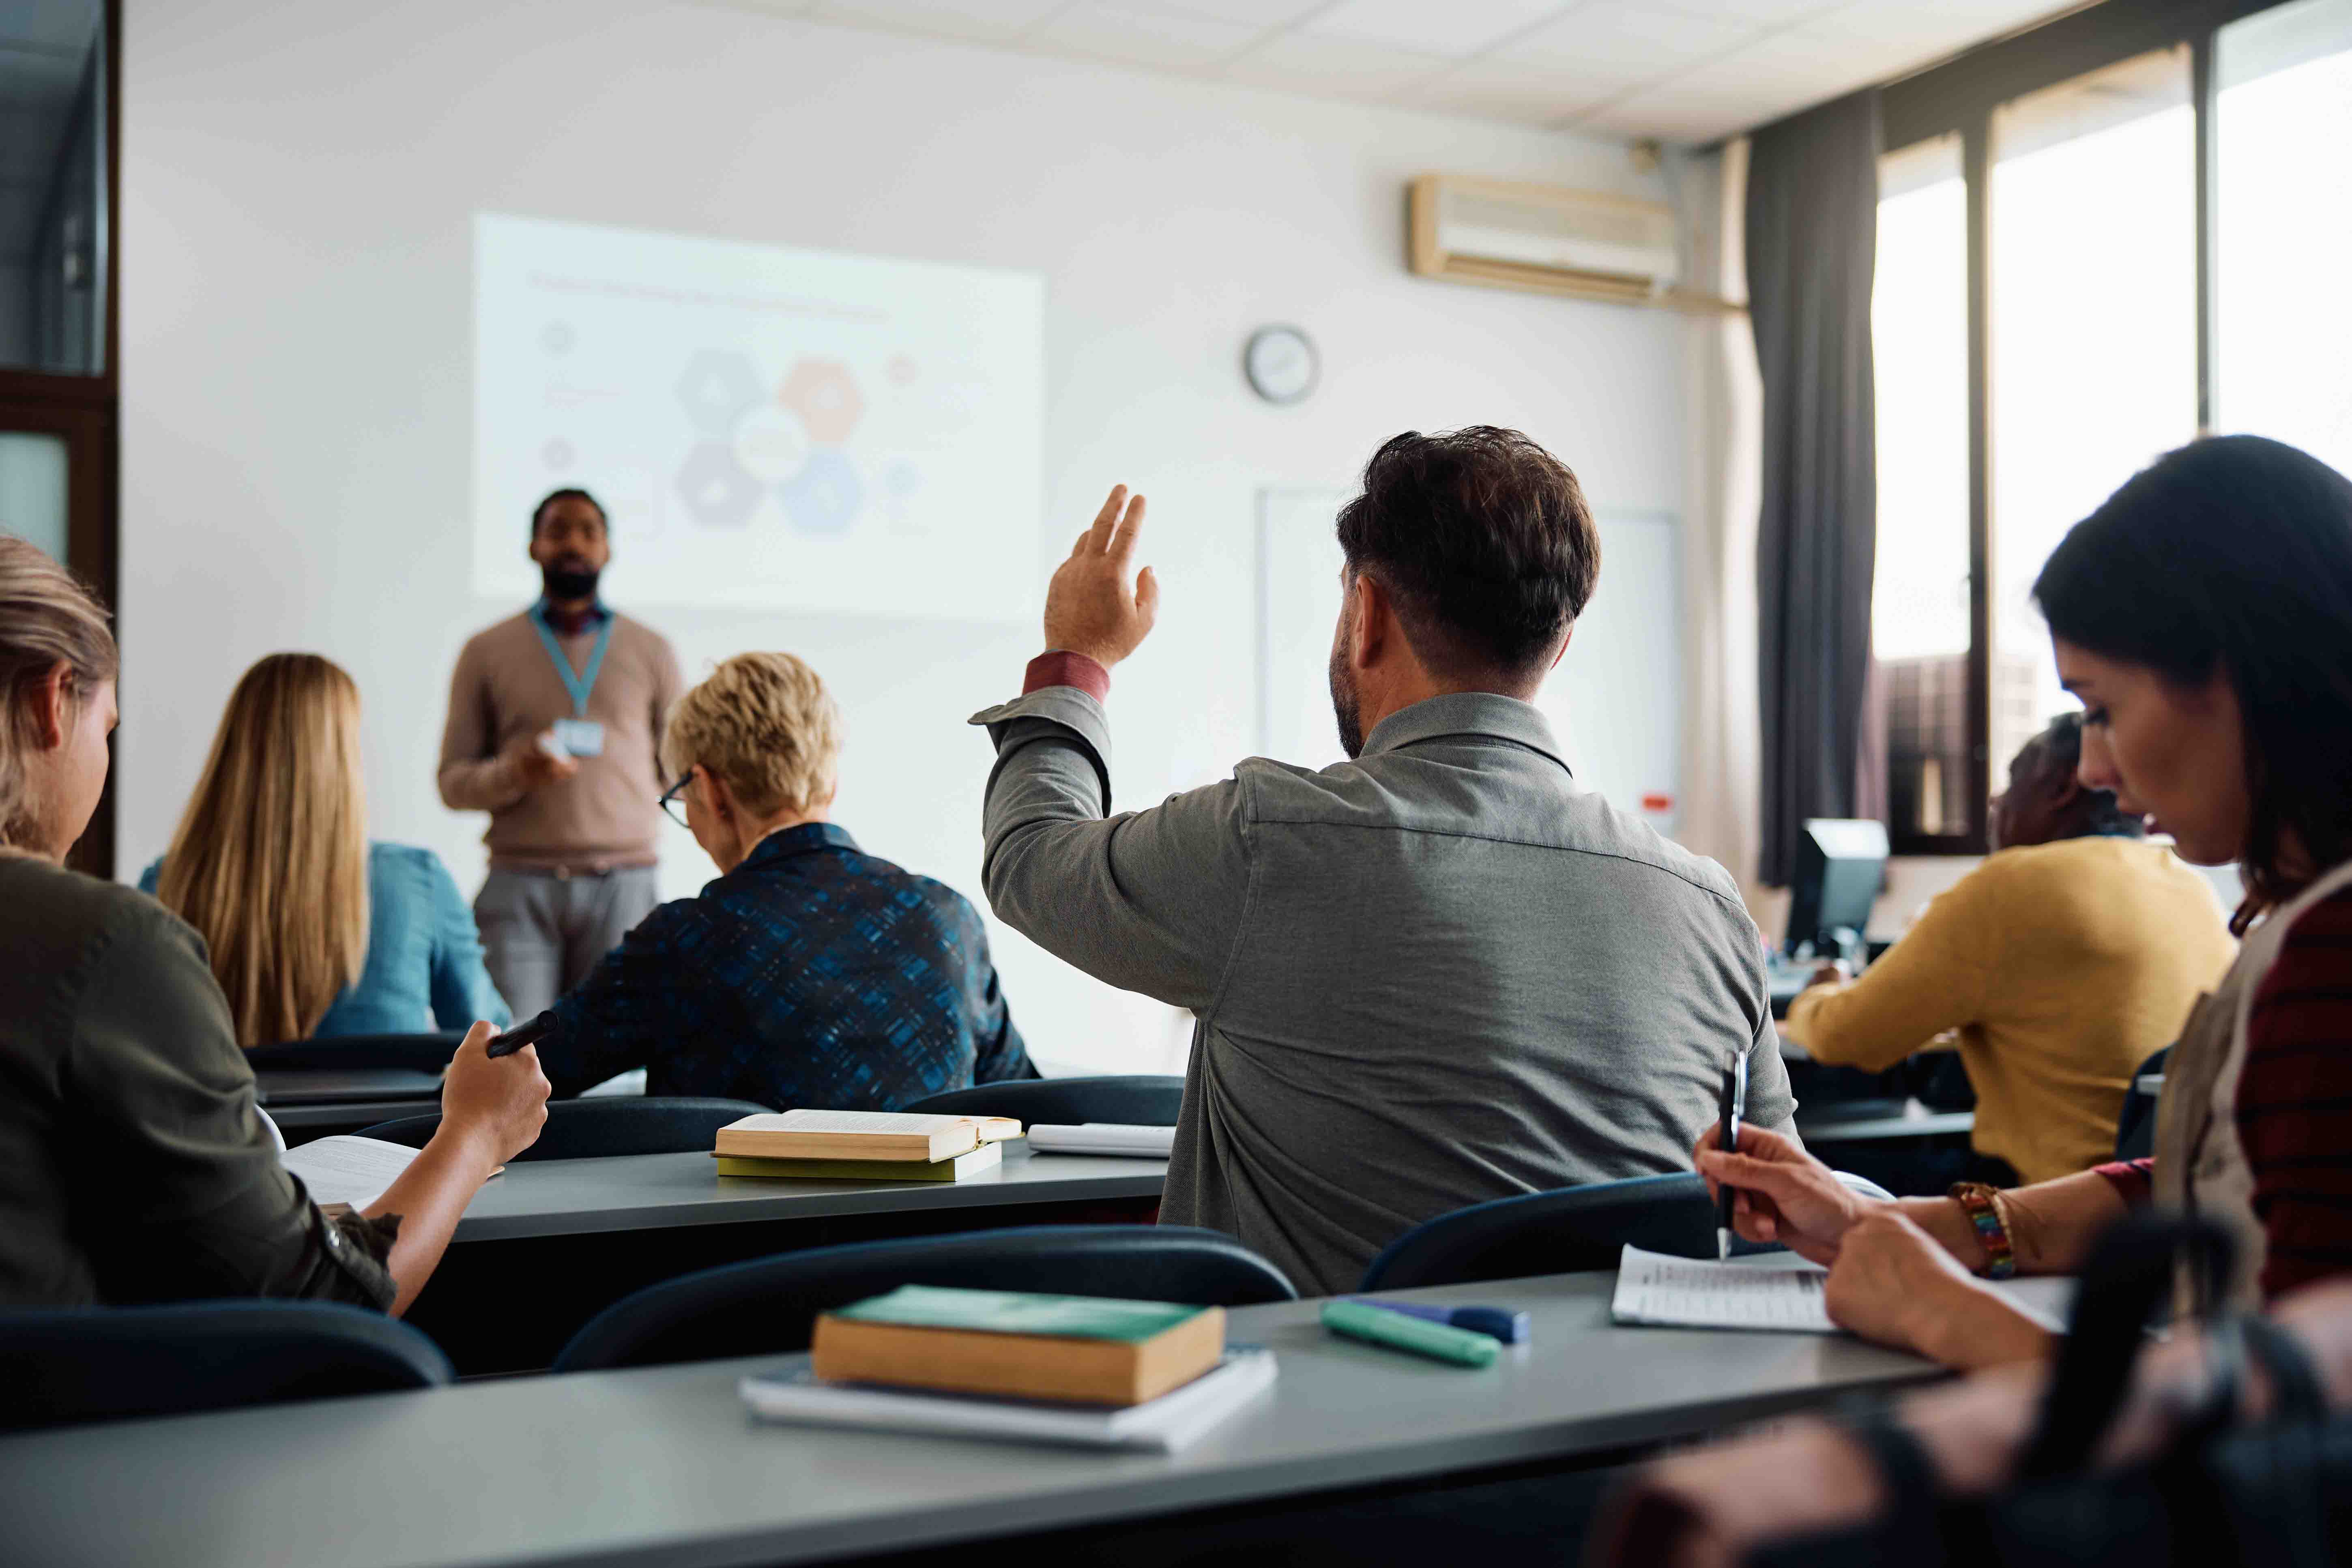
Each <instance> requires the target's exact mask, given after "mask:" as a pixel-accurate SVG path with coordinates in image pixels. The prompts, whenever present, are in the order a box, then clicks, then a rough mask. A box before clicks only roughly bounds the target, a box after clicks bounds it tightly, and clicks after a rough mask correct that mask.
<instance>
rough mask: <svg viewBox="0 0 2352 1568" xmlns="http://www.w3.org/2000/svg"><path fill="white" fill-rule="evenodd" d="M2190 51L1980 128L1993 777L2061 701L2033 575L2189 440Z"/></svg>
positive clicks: (2093, 77)
mask: <svg viewBox="0 0 2352 1568" xmlns="http://www.w3.org/2000/svg"><path fill="white" fill-rule="evenodd" d="M2195 137H2196V123H2195V115H2194V113H2193V112H2192V110H2190V108H2189V51H2188V49H2187V48H2186V47H2180V48H2174V49H2167V50H2163V51H2161V52H2158V53H2154V54H2148V55H2142V56H2140V57H2138V58H2135V59H2128V60H2123V61H2120V62H2118V63H2117V64H2116V65H2113V66H2110V67H2108V68H2105V69H2104V70H2098V71H2094V72H2092V73H2090V74H2089V75H2086V76H2082V77H2078V78H2075V79H2074V80H2072V81H2067V82H2062V83H2060V84H2059V85H2057V86H2055V87H2052V88H2046V89H2042V91H2040V92H2036V93H2032V94H2030V95H2028V96H2026V97H2023V98H2020V99H2017V100H2013V101H2011V102H2010V103H2006V104H2003V105H2002V106H2001V107H2000V109H1998V110H1995V111H1994V113H1993V117H1992V171H1991V174H1992V186H1991V209H1992V210H1991V231H1992V232H1991V255H1992V302H1991V371H1992V452H1991V475H1990V477H1991V480H1992V486H1991V489H1992V515H1991V524H1992V528H1991V534H1992V537H1991V550H1990V555H1991V564H1992V595H1991V599H1992V605H1991V609H1992V657H1991V659H1990V674H1991V690H1990V693H1988V696H1989V698H1990V725H1989V727H1988V736H1989V744H1990V759H1989V761H1990V763H1991V769H1992V776H1993V778H1994V779H1996V780H1999V779H2001V778H2003V777H2005V776H2006V774H2007V771H2008V767H2009V760H2010V759H2011V757H2013V756H2015V755H2016V754H2017V751H2018V748H2019V747H2021V746H2022V745H2023V744H2024V743H2025V742H2026V741H2027V740H2029V739H2030V738H2032V735H2033V734H2034V733H2035V732H2036V731H2039V730H2040V729H2041V728H2042V726H2043V725H2044V724H2046V723H2047V722H2048V721H2049V720H2050V718H2051V716H2052V715H2053V714H2054V713H2057V712H2059V711H2061V710H2065V709H2068V708H2073V707H2075V706H2076V703H2075V702H2074V699H2072V698H2070V697H2068V696H2067V695H2066V693H2065V692H2064V691H2063V690H2062V689H2060V688H2059V685H2058V670H2057V666H2056V664H2055V663H2054V661H2053V659H2052V658H2051V653H2050V632H2049V628H2048V627H2046V626H2043V625H2042V617H2041V616H2038V615H2036V614H2035V613H2034V610H2033V605H2032V591H2033V579H2034V578H2035V577H2036V576H2038V575H2039V574H2041V571H2042V563H2043V562H2045V561H2047V560H2048V559H2049V558H2050V552H2052V551H2053V550H2054V549H2056V548H2057V546H2058V542H2059V541H2060V540H2061V539H2063V538H2064V537H2065V535H2066V531H2067V530H2068V529H2070V528H2072V527H2073V526H2074V524H2075V523H2077V522H2080V521H2082V520H2083V519H2084V518H2085V517H2087V516H2089V515H2090V513H2091V512H2092V511H2093V510H2095V509H2096V508H2097V506H2098V504H2099V503H2100V502H2101V501H2103V500H2106V499H2107V497H2108V496H2109V495H2111V494H2112V493H2114V491H2115V489H2116V486H2118V485H2120V484H2122V483H2123V482H2124V480H2126V479H2129V478H2130V477H2131V476H2132V475H2133V474H2135V473H2137V472H2138V471H2139V470H2140V469H2142V468H2146V467H2147V465H2148V464H2149V463H2150V462H2152V461H2153V460H2154V459H2155V458H2158V456H2160V455H2162V454H2163V453H2165V452H2168V451H2169V450H2171V449H2172V448H2173V447H2178V446H2179V445H2180V444H2181V443H2182V442H2184V441H2187V440H2189V439H2191V438H2192V437H2195V436H2196V434H2197V266H2196V234H2197V229H2196V223H2197V217H2196V206H2197V186H2196V169H2197V147H2196V141H2195Z"/></svg>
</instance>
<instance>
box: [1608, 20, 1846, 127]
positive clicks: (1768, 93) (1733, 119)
mask: <svg viewBox="0 0 2352 1568" xmlns="http://www.w3.org/2000/svg"><path fill="white" fill-rule="evenodd" d="M1879 78H1880V73H1879V72H1877V71H1875V70H1874V69H1873V68H1871V67H1870V66H1869V65H1868V64H1867V63H1865V62H1859V61H1857V60H1855V59H1854V58H1852V57H1851V56H1850V55H1847V54H1845V53H1843V52H1841V51H1839V50H1837V49H1835V48H1832V47H1828V46H1827V45H1826V44H1825V43H1824V41H1823V40H1822V39H1821V38H1818V37H1812V36H1811V35H1810V34H1809V33H1806V32H1804V31H1801V30H1794V31H1789V32H1781V33H1773V34H1769V35H1767V36H1766V37H1762V38H1759V39H1757V40H1756V41H1755V42H1753V43H1750V44H1748V45H1745V46H1743V47H1740V48H1738V49H1736V50H1734V51H1732V52H1731V53H1730V54H1727V55H1725V56H1723V57H1722V58H1718V59H1714V60H1710V61H1708V62H1706V64H1704V65H1699V66H1696V67H1693V68H1691V69H1689V70H1687V71H1683V72H1680V73H1678V74H1677V75H1675V76H1674V77H1672V78H1670V79H1667V80H1665V81H1663V82H1660V83H1658V84H1656V85H1655V86H1654V87H1648V88H1644V89H1642V90H1641V91H1639V92H1635V93H1633V94H1630V95H1628V96H1627V97H1625V98H1624V99H1622V100H1619V101H1617V102H1615V103H1612V104H1609V105H1607V106H1605V107H1603V108H1602V109H1601V110H1599V111H1597V112H1595V113H1594V114H1592V115H1591V116H1590V117H1588V118H1587V119H1585V120H1584V121H1581V122H1580V123H1581V124H1582V125H1584V126H1585V127H1588V128H1594V129H1600V130H1607V131H1615V132H1620V133H1622V134H1625V135H1631V136H1654V137H1657V138H1659V139H1660V140H1675V141H1712V140H1714V139H1715V138H1717V137H1719V136H1725V135H1728V134H1730V133H1732V132H1738V131H1745V130H1748V129H1750V128H1751V127H1753V126H1755V125H1758V124H1760V123H1762V122H1764V121H1770V120H1777V119H1779V118H1780V116H1781V115H1783V114H1787V113H1790V112H1792V111H1794V110H1800V109H1804V108H1807V107H1809V106H1811V105H1812V104H1816V103H1822V102H1825V101H1827V100H1830V99H1832V98H1837V97H1839V96H1841V95H1843V94H1844V93H1847V92H1851V91H1853V89H1856V88H1860V87H1865V86H1868V85H1869V84H1870V83H1871V82H1874V81H1876V80H1878V79H1879Z"/></svg>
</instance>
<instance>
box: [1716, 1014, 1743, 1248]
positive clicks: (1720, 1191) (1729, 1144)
mask: <svg viewBox="0 0 2352 1568" xmlns="http://www.w3.org/2000/svg"><path fill="white" fill-rule="evenodd" d="M1747 1114H1748V1053H1747V1052H1746V1051H1742V1052H1740V1053H1739V1054H1738V1056H1736V1057H1734V1058H1731V1065H1730V1066H1729V1067H1727V1068H1724V1069H1723V1114H1722V1115H1721V1116H1720V1117H1718V1118H1717V1123H1716V1124H1717V1126H1718V1127H1719V1128H1721V1129H1722V1131H1723V1141H1722V1142H1721V1144H1720V1145H1718V1146H1719V1147H1720V1148H1721V1149H1722V1150H1723V1152H1725V1153H1727V1154H1736V1153H1738V1152H1739V1119H1740V1118H1741V1117H1743V1116H1745V1115H1747ZM1715 1194H1716V1211H1715V1255H1716V1257H1717V1258H1729V1257H1730V1256H1731V1184H1730V1183H1729V1182H1721V1181H1719V1182H1717V1184H1716V1186H1715Z"/></svg>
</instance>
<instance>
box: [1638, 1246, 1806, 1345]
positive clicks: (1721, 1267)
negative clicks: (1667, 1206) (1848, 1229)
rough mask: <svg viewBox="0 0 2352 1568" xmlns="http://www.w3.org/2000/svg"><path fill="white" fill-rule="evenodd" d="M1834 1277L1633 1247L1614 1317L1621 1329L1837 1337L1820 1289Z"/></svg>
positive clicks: (1800, 1270) (1801, 1269)
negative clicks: (1643, 1325)
mask: <svg viewBox="0 0 2352 1568" xmlns="http://www.w3.org/2000/svg"><path fill="white" fill-rule="evenodd" d="M1827 1279H1829V1271H1828V1270H1827V1269H1825V1268H1816V1267H1814V1266H1812V1265H1811V1264H1808V1265H1806V1266H1804V1267H1803V1268H1757V1267H1755V1266H1753V1265H1751V1264H1740V1263H1716V1262H1711V1261H1706V1260H1704V1259H1699V1258H1668V1257H1666V1256H1664V1254H1662V1253H1656V1252H1644V1251H1643V1250H1642V1249H1641V1248H1640V1247H1626V1248H1625V1251H1624V1255H1623V1256H1622V1258H1620V1259H1619V1260H1618V1265H1617V1294H1616V1297H1615V1299H1614V1300H1612V1301H1611V1303H1610V1308H1609V1310H1610V1315H1611V1316H1612V1317H1613V1318H1614V1319H1616V1321H1619V1322H1621V1323H1652V1324H1658V1325H1662V1326H1665V1327H1670V1328H1685V1329H1768V1330H1778V1331H1782V1332H1789V1333H1806V1334H1834V1333H1837V1332H1839V1329H1838V1326H1837V1325H1836V1324H1835V1323H1832V1322H1831V1321H1830V1314H1829V1309H1828V1307H1827V1306H1826V1305H1825V1303H1824V1297H1823V1293H1822V1285H1823V1282H1824V1281H1825V1280H1827Z"/></svg>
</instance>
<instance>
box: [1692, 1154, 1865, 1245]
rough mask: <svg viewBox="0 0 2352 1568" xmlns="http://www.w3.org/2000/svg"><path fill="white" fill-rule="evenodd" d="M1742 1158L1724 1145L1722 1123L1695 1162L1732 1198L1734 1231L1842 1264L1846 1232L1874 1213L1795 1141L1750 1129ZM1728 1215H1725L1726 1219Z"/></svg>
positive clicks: (1711, 1186)
mask: <svg viewBox="0 0 2352 1568" xmlns="http://www.w3.org/2000/svg"><path fill="white" fill-rule="evenodd" d="M1734 1136H1735V1137H1736V1138H1737V1139H1738V1152H1737V1153H1734V1152H1729V1151H1727V1149H1725V1148H1724V1147H1723V1145H1724V1143H1725V1142H1726V1139H1725V1138H1724V1135H1723V1127H1722V1125H1721V1124H1720V1123H1718V1124H1717V1125H1716V1126H1712V1127H1709V1128H1708V1129H1707V1130H1706V1132H1704V1133H1702V1134H1701V1135H1700V1137H1699V1141H1698V1147H1697V1148H1696V1150H1694V1151H1693V1152H1692V1155H1693V1158H1692V1163H1694V1164H1696V1166H1697V1167H1698V1173H1699V1174H1700V1175H1702V1176H1705V1177H1706V1180H1707V1184H1708V1186H1709V1189H1710V1190H1711V1191H1713V1192H1715V1193H1716V1194H1717V1196H1718V1201H1719V1202H1720V1201H1722V1200H1726V1199H1728V1200H1730V1204H1729V1214H1730V1224H1731V1230H1732V1233H1733V1234H1734V1235H1736V1236H1738V1237H1740V1238H1741V1239H1743V1240H1746V1241H1777V1242H1780V1243H1782V1244H1784V1245H1785V1246H1786V1247H1788V1248H1789V1250H1790V1251H1791V1252H1793V1253H1796V1254H1797V1255H1798V1256H1799V1257H1801V1258H1809V1259H1811V1261H1813V1262H1815V1263H1820V1264H1824V1265H1826V1264H1829V1263H1832V1262H1833V1261H1835V1260H1836V1258H1837V1255H1838V1245H1839V1243H1840V1241H1841V1240H1842V1239H1843V1237H1844V1236H1845V1233H1846V1231H1847V1230H1848V1229H1849V1228H1850V1227H1851V1226H1853V1223H1854V1221H1855V1220H1857V1219H1859V1218H1860V1217H1861V1216H1862V1215H1864V1213H1865V1212H1867V1211H1868V1210H1869V1208H1870V1207H1871V1200H1870V1199H1868V1198H1865V1197H1863V1196H1861V1195H1860V1194H1857V1193H1855V1192H1853V1190H1852V1189H1851V1188H1849V1187H1847V1186H1846V1185H1845V1184H1844V1183H1843V1182H1841V1181H1839V1180H1838V1178H1837V1173H1835V1172H1834V1171H1832V1170H1831V1169H1830V1168H1829V1167H1828V1166H1827V1165H1824V1164H1822V1163H1821V1162H1820V1161H1819V1160H1816V1159H1814V1158H1813V1157H1812V1156H1811V1154H1808V1153H1806V1152H1805V1150H1804V1146H1803V1145H1802V1144H1801V1143H1799V1142H1797V1141H1796V1140H1795V1139H1793V1138H1787V1137H1783V1136H1781V1135H1780V1133H1778V1132H1767V1131H1764V1129H1762V1128H1760V1127H1757V1126H1753V1125H1743V1126H1741V1127H1740V1128H1739V1130H1738V1132H1737V1133H1736V1134H1734ZM1720 1212H1722V1211H1721V1210H1720V1209H1719V1210H1718V1213H1720Z"/></svg>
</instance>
